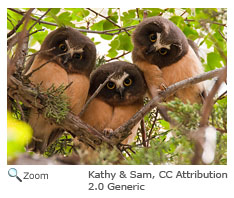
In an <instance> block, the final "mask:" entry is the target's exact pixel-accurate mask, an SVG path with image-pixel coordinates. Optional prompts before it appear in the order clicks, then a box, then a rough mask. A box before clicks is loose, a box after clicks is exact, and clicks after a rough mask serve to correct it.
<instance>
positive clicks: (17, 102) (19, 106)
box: [16, 96, 26, 122]
mask: <svg viewBox="0 0 234 198" xmlns="http://www.w3.org/2000/svg"><path fill="white" fill-rule="evenodd" d="M16 104H17V108H18V109H19V110H20V113H21V118H22V120H23V121H24V122H25V121H26V119H25V115H24V111H23V109H22V107H21V105H20V103H19V98H18V96H16Z"/></svg>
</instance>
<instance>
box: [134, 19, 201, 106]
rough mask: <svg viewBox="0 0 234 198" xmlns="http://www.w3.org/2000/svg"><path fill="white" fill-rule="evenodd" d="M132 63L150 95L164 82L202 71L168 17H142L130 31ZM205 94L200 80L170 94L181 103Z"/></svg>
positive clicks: (188, 45) (191, 47) (191, 50)
mask: <svg viewBox="0 0 234 198" xmlns="http://www.w3.org/2000/svg"><path fill="white" fill-rule="evenodd" d="M132 41H133V44H134V49H133V52H132V59H133V62H134V63H135V64H136V65H137V66H138V67H139V68H140V70H142V71H143V73H144V76H145V80H146V82H147V86H148V89H149V92H150V95H151V97H155V96H156V95H157V93H158V88H159V87H160V86H161V85H162V84H165V85H166V86H169V85H172V84H174V83H176V82H178V81H181V80H184V79H187V78H190V77H193V76H196V75H198V74H201V73H203V72H204V71H203V67H202V65H201V62H200V60H199V58H198V56H197V55H196V52H195V51H194V49H193V47H194V45H190V44H189V42H188V40H187V38H186V37H185V35H184V34H183V32H182V31H181V30H180V29H179V28H178V27H177V26H176V25H175V24H174V23H173V22H171V21H170V20H168V19H165V18H163V17H160V16H155V17H150V18H146V19H144V20H143V21H142V22H141V23H140V24H139V25H138V26H137V27H136V30H135V31H134V33H133V38H132ZM204 94H205V88H204V84H203V83H198V84H195V85H191V86H189V87H187V88H184V89H181V90H179V91H177V92H176V93H175V94H174V96H171V97H169V98H168V99H167V100H170V99H172V98H174V97H178V98H180V99H181V100H182V101H183V102H187V100H189V101H190V102H191V103H195V102H197V103H200V102H202V97H203V96H204Z"/></svg>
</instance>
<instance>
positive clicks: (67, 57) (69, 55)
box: [63, 53, 71, 64]
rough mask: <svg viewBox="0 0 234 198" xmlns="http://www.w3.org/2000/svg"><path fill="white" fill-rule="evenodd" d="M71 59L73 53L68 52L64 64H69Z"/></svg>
mask: <svg viewBox="0 0 234 198" xmlns="http://www.w3.org/2000/svg"><path fill="white" fill-rule="evenodd" d="M69 60H71V54H70V53H68V54H66V55H65V57H64V60H63V64H67V62H68V61H69Z"/></svg>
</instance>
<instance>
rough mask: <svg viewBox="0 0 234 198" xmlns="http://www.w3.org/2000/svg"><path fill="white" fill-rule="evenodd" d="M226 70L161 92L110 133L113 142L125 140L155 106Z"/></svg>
mask: <svg viewBox="0 0 234 198" xmlns="http://www.w3.org/2000/svg"><path fill="white" fill-rule="evenodd" d="M224 69H225V68H221V69H216V70H213V71H210V72H206V73H204V74H201V75H198V76H195V77H192V78H188V79H185V80H183V81H180V82H177V83H175V84H173V85H171V86H169V87H167V89H166V90H165V91H162V92H160V94H159V95H158V96H156V97H154V98H153V99H152V100H150V101H149V103H148V104H147V105H145V106H144V107H143V108H142V109H141V110H140V111H138V112H137V113H136V114H135V115H134V116H133V117H132V118H131V119H130V120H128V121H127V122H126V123H125V124H123V125H122V126H120V127H119V128H117V129H116V130H115V131H114V132H113V133H110V134H109V135H110V137H109V138H110V139H112V142H114V144H116V143H117V142H115V141H116V140H117V139H121V140H123V139H124V138H125V137H126V132H129V131H130V130H131V129H132V128H133V127H134V126H135V125H136V124H137V123H138V122H139V121H140V120H141V119H142V118H143V117H144V116H145V115H146V114H147V113H148V112H150V110H152V109H153V108H154V107H155V106H157V105H158V103H159V102H161V101H162V100H163V99H165V98H166V97H168V96H170V95H172V94H173V93H175V92H176V91H177V90H178V89H182V88H185V87H187V86H189V85H191V84H196V83H199V82H202V81H205V80H208V79H210V78H213V77H215V76H218V75H219V74H220V72H222V71H223V70H224Z"/></svg>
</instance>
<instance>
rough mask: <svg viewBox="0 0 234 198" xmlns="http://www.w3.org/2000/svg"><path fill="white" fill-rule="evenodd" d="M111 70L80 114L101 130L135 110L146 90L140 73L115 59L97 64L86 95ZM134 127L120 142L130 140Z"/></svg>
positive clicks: (137, 108) (128, 117)
mask: <svg viewBox="0 0 234 198" xmlns="http://www.w3.org/2000/svg"><path fill="white" fill-rule="evenodd" d="M112 73H115V74H114V76H113V77H112V78H111V79H110V80H109V81H108V82H107V84H106V86H105V87H104V88H103V89H102V90H101V91H100V92H99V94H98V95H97V96H96V97H95V98H94V99H93V100H92V102H91V103H90V104H89V106H88V108H87V110H86V111H85V113H84V114H83V116H82V119H83V120H84V121H85V122H86V123H88V124H89V125H91V126H93V127H94V128H96V129H97V130H98V131H102V132H103V131H109V130H110V129H111V130H115V129H116V128H118V127H119V126H121V125H123V124H124V123H125V122H127V121H128V120H129V119H130V118H131V117H132V116H133V115H134V114H135V113H136V112H137V111H139V110H140V108H141V107H142V106H143V98H144V96H145V94H146V90H147V85H146V83H145V80H144V77H143V74H142V72H141V71H140V70H139V69H138V68H137V67H136V66H135V65H133V64H131V63H127V62H123V61H116V62H112V63H108V64H105V65H102V66H100V67H99V68H98V69H96V70H95V71H94V72H93V73H92V74H91V80H90V90H89V95H90V96H91V95H92V94H93V93H94V92H95V91H96V89H97V88H98V87H99V85H100V84H102V83H103V82H104V81H105V80H106V79H107V78H108V76H109V75H111V74H112ZM137 129H138V125H136V126H135V127H134V128H133V129H132V131H131V132H132V134H131V135H130V136H128V137H127V138H126V139H125V140H124V141H123V142H122V143H124V144H129V143H131V142H132V141H133V140H134V137H135V136H136V133H137Z"/></svg>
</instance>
